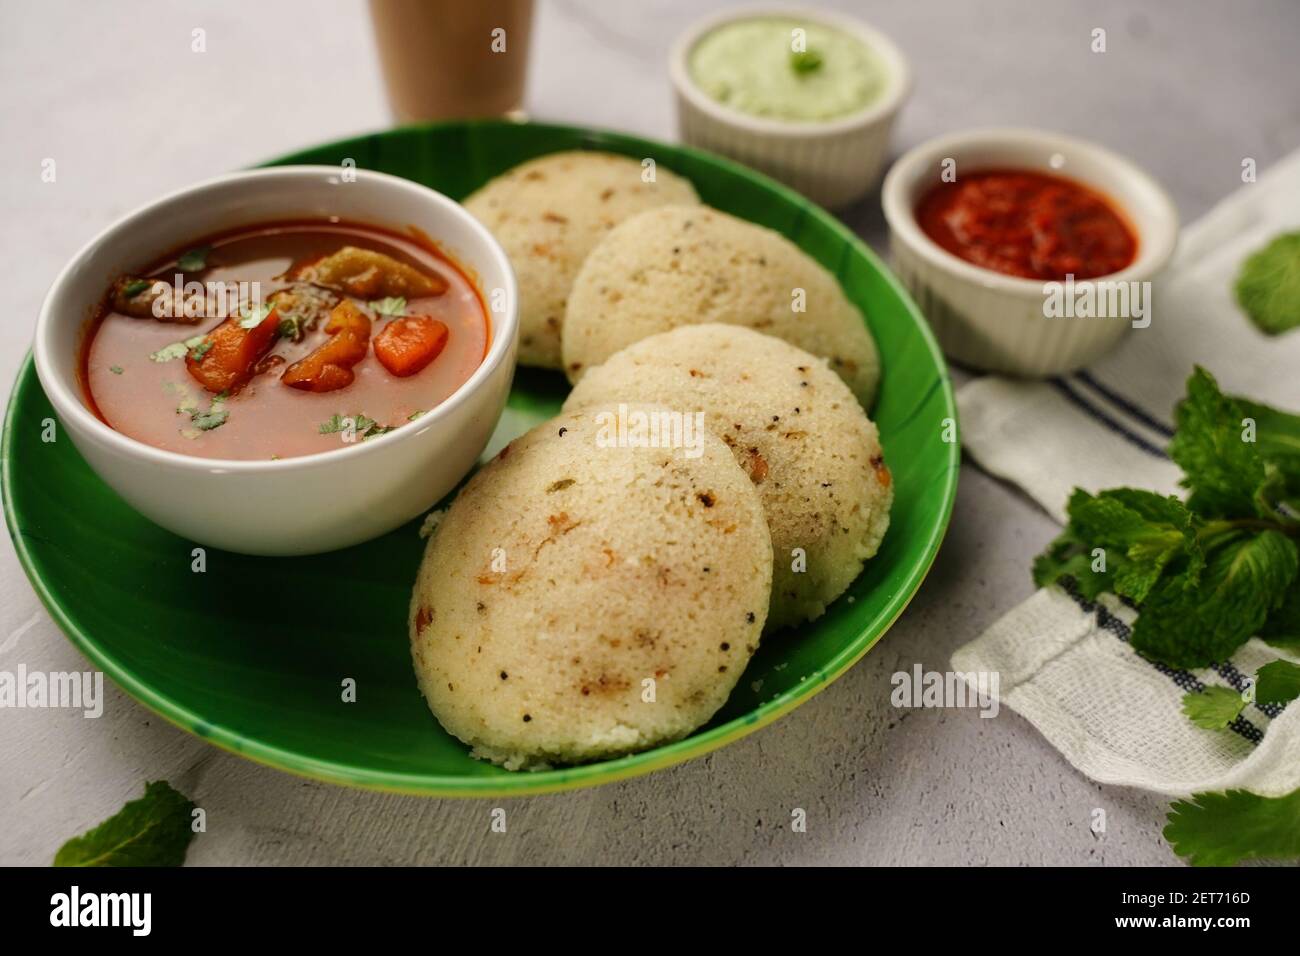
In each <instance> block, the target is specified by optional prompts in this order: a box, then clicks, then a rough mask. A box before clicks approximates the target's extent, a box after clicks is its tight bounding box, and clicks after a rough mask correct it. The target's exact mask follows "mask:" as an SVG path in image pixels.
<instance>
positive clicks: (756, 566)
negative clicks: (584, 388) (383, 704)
mask: <svg viewBox="0 0 1300 956" xmlns="http://www.w3.org/2000/svg"><path fill="white" fill-rule="evenodd" d="M625 411H626V412H627V415H626V416H624V420H625V421H626V422H628V423H629V424H630V425H631V426H632V427H635V424H636V421H637V419H636V418H635V417H634V416H635V415H636V414H638V413H641V414H646V413H648V412H651V411H653V412H656V413H662V412H664V411H666V410H665V409H654V408H653V407H650V406H634V407H632V408H630V409H627V408H625ZM616 418H617V410H616V409H602V408H587V409H583V410H582V411H580V412H572V413H563V414H561V415H560V416H559V417H557V418H555V419H553V420H551V421H549V422H547V423H546V424H544V425H540V426H538V427H537V428H535V429H533V430H532V431H531V432H529V433H528V434H526V435H524V436H523V437H521V438H518V439H516V440H515V441H513V442H511V443H510V444H509V445H508V446H506V448H505V449H503V450H502V452H501V453H500V454H499V455H498V456H497V457H496V458H495V459H493V460H492V461H491V462H490V463H489V464H488V465H487V466H486V467H484V468H483V469H482V470H481V471H480V472H479V473H478V474H477V475H475V476H474V478H473V479H472V480H471V481H470V482H469V483H468V484H467V485H466V486H465V488H464V489H463V490H462V491H461V492H460V494H459V495H458V496H457V498H456V500H455V502H454V503H453V504H452V505H451V507H450V508H449V509H448V511H447V513H446V515H445V517H444V518H443V519H442V521H441V522H440V523H439V525H438V527H437V530H436V531H434V533H433V535H432V536H431V538H430V540H429V543H428V545H427V548H426V551H425V555H424V562H423V564H422V565H421V566H420V573H419V577H418V579H417V581H416V585H415V593H414V595H413V597H412V600H411V609H410V622H409V623H410V636H411V655H412V658H413V660H414V664H415V673H416V677H417V679H418V682H419V685H420V690H421V691H422V692H423V694H424V696H425V699H426V700H427V701H428V703H429V707H430V708H431V709H432V710H433V713H434V714H435V716H437V718H438V720H439V721H440V722H441V723H442V725H443V727H445V728H446V729H447V731H448V732H450V733H452V734H454V735H455V736H457V737H459V738H460V739H461V740H463V741H464V742H465V743H467V744H469V745H471V746H472V747H473V748H474V754H475V756H478V757H483V758H486V759H488V760H491V761H493V762H494V763H499V764H503V765H505V766H506V767H507V768H509V769H518V768H521V767H529V766H539V765H544V764H555V763H575V762H579V761H585V760H594V759H597V758H601V757H611V756H615V755H619V754H626V753H630V752H632V751H637V750H643V749H645V748H647V747H652V746H655V745H656V744H660V743H663V742H665V741H669V740H675V739H677V738H679V737H684V736H685V735H687V734H689V733H690V732H691V731H692V730H694V729H695V728H696V727H698V726H700V725H701V724H703V723H704V722H705V721H707V720H708V719H709V718H710V717H711V716H713V714H714V712H715V711H717V709H718V708H719V707H721V706H722V704H723V702H724V701H725V700H726V699H727V695H728V694H729V693H730V692H731V689H732V687H733V686H734V685H735V683H736V681H737V680H738V679H739V677H740V674H741V672H742V671H743V670H744V669H745V665H746V664H747V663H748V661H749V658H750V655H751V654H752V653H753V652H754V649H755V648H756V647H757V646H758V640H759V636H760V633H761V632H762V628H763V621H764V618H765V617H766V614H767V601H768V594H769V590H770V588H771V582H772V542H771V538H770V537H769V536H768V532H767V525H766V523H765V522H764V520H763V509H762V506H761V504H760V503H759V499H758V492H757V491H756V490H755V488H754V486H753V484H752V483H751V482H750V480H749V477H748V476H747V475H746V474H745V473H744V472H743V471H742V470H741V469H740V468H739V467H738V466H737V465H736V462H735V459H734V458H733V457H732V455H731V453H730V451H728V449H727V447H726V446H725V445H723V444H722V442H721V441H719V440H718V439H717V438H716V437H715V436H714V435H712V434H710V433H709V432H708V431H707V430H706V429H704V428H702V427H701V428H700V429H699V430H698V432H695V433H694V435H695V436H698V439H699V441H698V443H697V446H696V447H697V448H698V452H699V453H698V455H697V456H696V457H690V455H691V454H694V452H692V451H689V450H682V449H677V450H673V449H659V448H649V447H627V445H628V444H630V442H625V443H624V445H623V446H620V447H605V446H603V445H602V443H601V442H602V441H603V440H604V439H608V438H610V437H611V436H617V430H616V429H611V426H610V423H611V421H612V420H614V419H616ZM629 434H631V432H629ZM602 436H603V438H602ZM693 437H694V436H693ZM651 692H652V694H653V696H652V697H651V698H650V699H647V694H650V693H651Z"/></svg>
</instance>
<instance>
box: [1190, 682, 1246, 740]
mask: <svg viewBox="0 0 1300 956" xmlns="http://www.w3.org/2000/svg"><path fill="white" fill-rule="evenodd" d="M1245 709H1246V699H1245V698H1244V697H1242V696H1241V694H1239V693H1237V692H1236V691H1235V690H1233V689H1232V688H1231V687H1207V688H1205V690H1202V691H1197V692H1194V693H1191V694H1184V695H1183V713H1184V714H1186V715H1187V718H1188V720H1190V721H1191V722H1192V723H1194V724H1195V725H1196V726H1197V727H1204V728H1205V729H1206V730H1223V729H1224V728H1225V727H1227V726H1228V725H1229V724H1231V723H1232V722H1233V721H1234V720H1236V719H1237V718H1238V717H1240V716H1241V712H1242V711H1243V710H1245Z"/></svg>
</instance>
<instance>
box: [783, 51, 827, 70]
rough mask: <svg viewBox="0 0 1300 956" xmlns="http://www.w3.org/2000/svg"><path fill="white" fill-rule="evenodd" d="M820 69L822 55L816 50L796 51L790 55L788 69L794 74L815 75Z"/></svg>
mask: <svg viewBox="0 0 1300 956" xmlns="http://www.w3.org/2000/svg"><path fill="white" fill-rule="evenodd" d="M821 68H822V55H821V54H820V53H818V52H817V51H816V50H797V51H795V52H794V53H791V54H790V69H792V70H794V71H795V72H796V73H799V74H804V73H815V72H817V71H818V70H820V69H821Z"/></svg>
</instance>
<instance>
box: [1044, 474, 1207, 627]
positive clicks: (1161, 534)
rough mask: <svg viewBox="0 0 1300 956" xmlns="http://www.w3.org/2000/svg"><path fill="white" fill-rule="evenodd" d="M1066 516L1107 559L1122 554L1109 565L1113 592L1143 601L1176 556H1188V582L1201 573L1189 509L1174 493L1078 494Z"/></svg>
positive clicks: (1120, 490)
mask: <svg viewBox="0 0 1300 956" xmlns="http://www.w3.org/2000/svg"><path fill="white" fill-rule="evenodd" d="M1070 520H1071V522H1072V523H1073V525H1074V527H1075V528H1076V530H1077V533H1078V535H1079V536H1080V537H1081V538H1083V539H1084V540H1085V541H1086V542H1088V543H1089V544H1090V545H1091V547H1092V548H1097V547H1100V548H1103V549H1105V550H1106V552H1107V558H1108V560H1113V559H1114V557H1115V556H1116V555H1117V554H1122V555H1123V557H1124V558H1125V560H1124V561H1120V562H1118V563H1117V564H1116V566H1115V568H1114V569H1113V572H1112V573H1113V577H1114V581H1113V590H1114V591H1115V593H1117V594H1122V595H1124V596H1125V597H1128V598H1131V599H1132V600H1134V601H1137V602H1141V601H1144V600H1146V597H1147V595H1148V594H1150V593H1151V589H1152V588H1153V587H1154V586H1155V584H1156V582H1157V581H1158V580H1159V579H1160V576H1161V574H1163V573H1164V570H1165V567H1166V566H1167V565H1168V564H1169V563H1170V562H1171V561H1173V560H1174V559H1175V558H1179V557H1186V558H1187V559H1188V562H1187V563H1188V573H1189V581H1190V583H1195V580H1196V579H1197V578H1198V577H1199V575H1200V568H1201V565H1202V564H1203V563H1204V559H1203V557H1202V556H1201V552H1200V548H1199V547H1198V545H1197V542H1196V530H1195V528H1194V527H1193V519H1192V515H1191V513H1190V512H1189V511H1188V510H1187V509H1186V508H1185V507H1184V506H1183V503H1182V502H1181V501H1179V500H1178V499H1177V498H1174V497H1166V496H1164V495H1158V494H1155V493H1154V492H1150V491H1137V490H1135V489H1132V488H1115V489H1111V490H1109V491H1103V492H1101V493H1100V494H1099V495H1097V496H1095V497H1093V496H1091V495H1088V494H1087V493H1086V492H1076V493H1075V495H1074V497H1072V498H1071V499H1070Z"/></svg>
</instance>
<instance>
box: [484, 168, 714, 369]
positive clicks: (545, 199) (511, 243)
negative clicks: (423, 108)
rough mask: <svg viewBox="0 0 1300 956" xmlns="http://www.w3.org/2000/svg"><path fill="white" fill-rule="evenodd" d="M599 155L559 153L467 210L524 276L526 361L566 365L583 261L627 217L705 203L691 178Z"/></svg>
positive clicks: (496, 185)
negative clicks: (565, 331) (568, 304)
mask: <svg viewBox="0 0 1300 956" xmlns="http://www.w3.org/2000/svg"><path fill="white" fill-rule="evenodd" d="M645 178H646V170H645V169H644V168H643V166H642V163H641V162H640V161H638V160H635V159H629V158H628V157H626V156H616V155H614V154H612V153H597V152H565V153H553V154H551V155H549V156H542V157H540V158H539V159H534V160H530V161H529V162H526V163H524V164H523V165H520V166H516V167H515V168H514V169H512V170H510V171H509V172H507V173H505V174H504V175H501V176H498V177H497V178H496V179H494V180H492V181H491V182H489V183H488V184H487V185H485V186H484V187H483V188H482V189H480V190H478V191H477V192H476V193H474V194H473V195H472V196H470V197H469V198H468V199H466V200H465V208H466V209H468V210H469V211H470V213H472V214H473V215H474V216H475V217H476V218H477V219H478V220H479V221H480V222H482V223H483V225H485V226H487V227H488V229H489V230H491V232H492V234H493V235H495V236H496V237H497V239H498V241H500V243H501V245H502V246H503V247H504V248H505V250H506V254H507V255H508V256H509V257H510V262H511V264H512V265H513V266H514V268H515V275H516V276H517V278H518V280H519V362H520V364H521V365H536V366H541V367H542V368H560V324H561V323H562V322H563V321H564V306H565V301H566V300H567V299H568V296H569V287H570V285H572V283H573V277H574V276H575V275H577V273H578V268H579V266H581V265H582V260H583V259H585V258H586V257H587V253H589V252H590V251H591V250H592V248H593V247H594V246H595V245H596V243H597V242H599V241H600V240H601V239H602V238H604V236H605V234H606V233H607V232H609V230H611V229H613V228H614V227H615V226H617V225H618V224H619V223H620V222H622V221H623V220H624V219H627V218H628V217H629V216H632V215H634V214H636V213H639V212H642V211H644V210H646V209H652V208H654V207H656V206H664V205H668V204H670V203H673V204H691V203H698V202H699V197H698V196H696V194H695V189H694V187H693V186H691V184H690V183H689V182H687V181H686V180H685V179H682V178H681V177H680V176H676V175H674V174H673V173H672V172H670V171H669V170H667V169H664V168H663V167H662V166H657V167H656V168H655V169H654V180H653V181H652V182H646V181H645Z"/></svg>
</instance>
